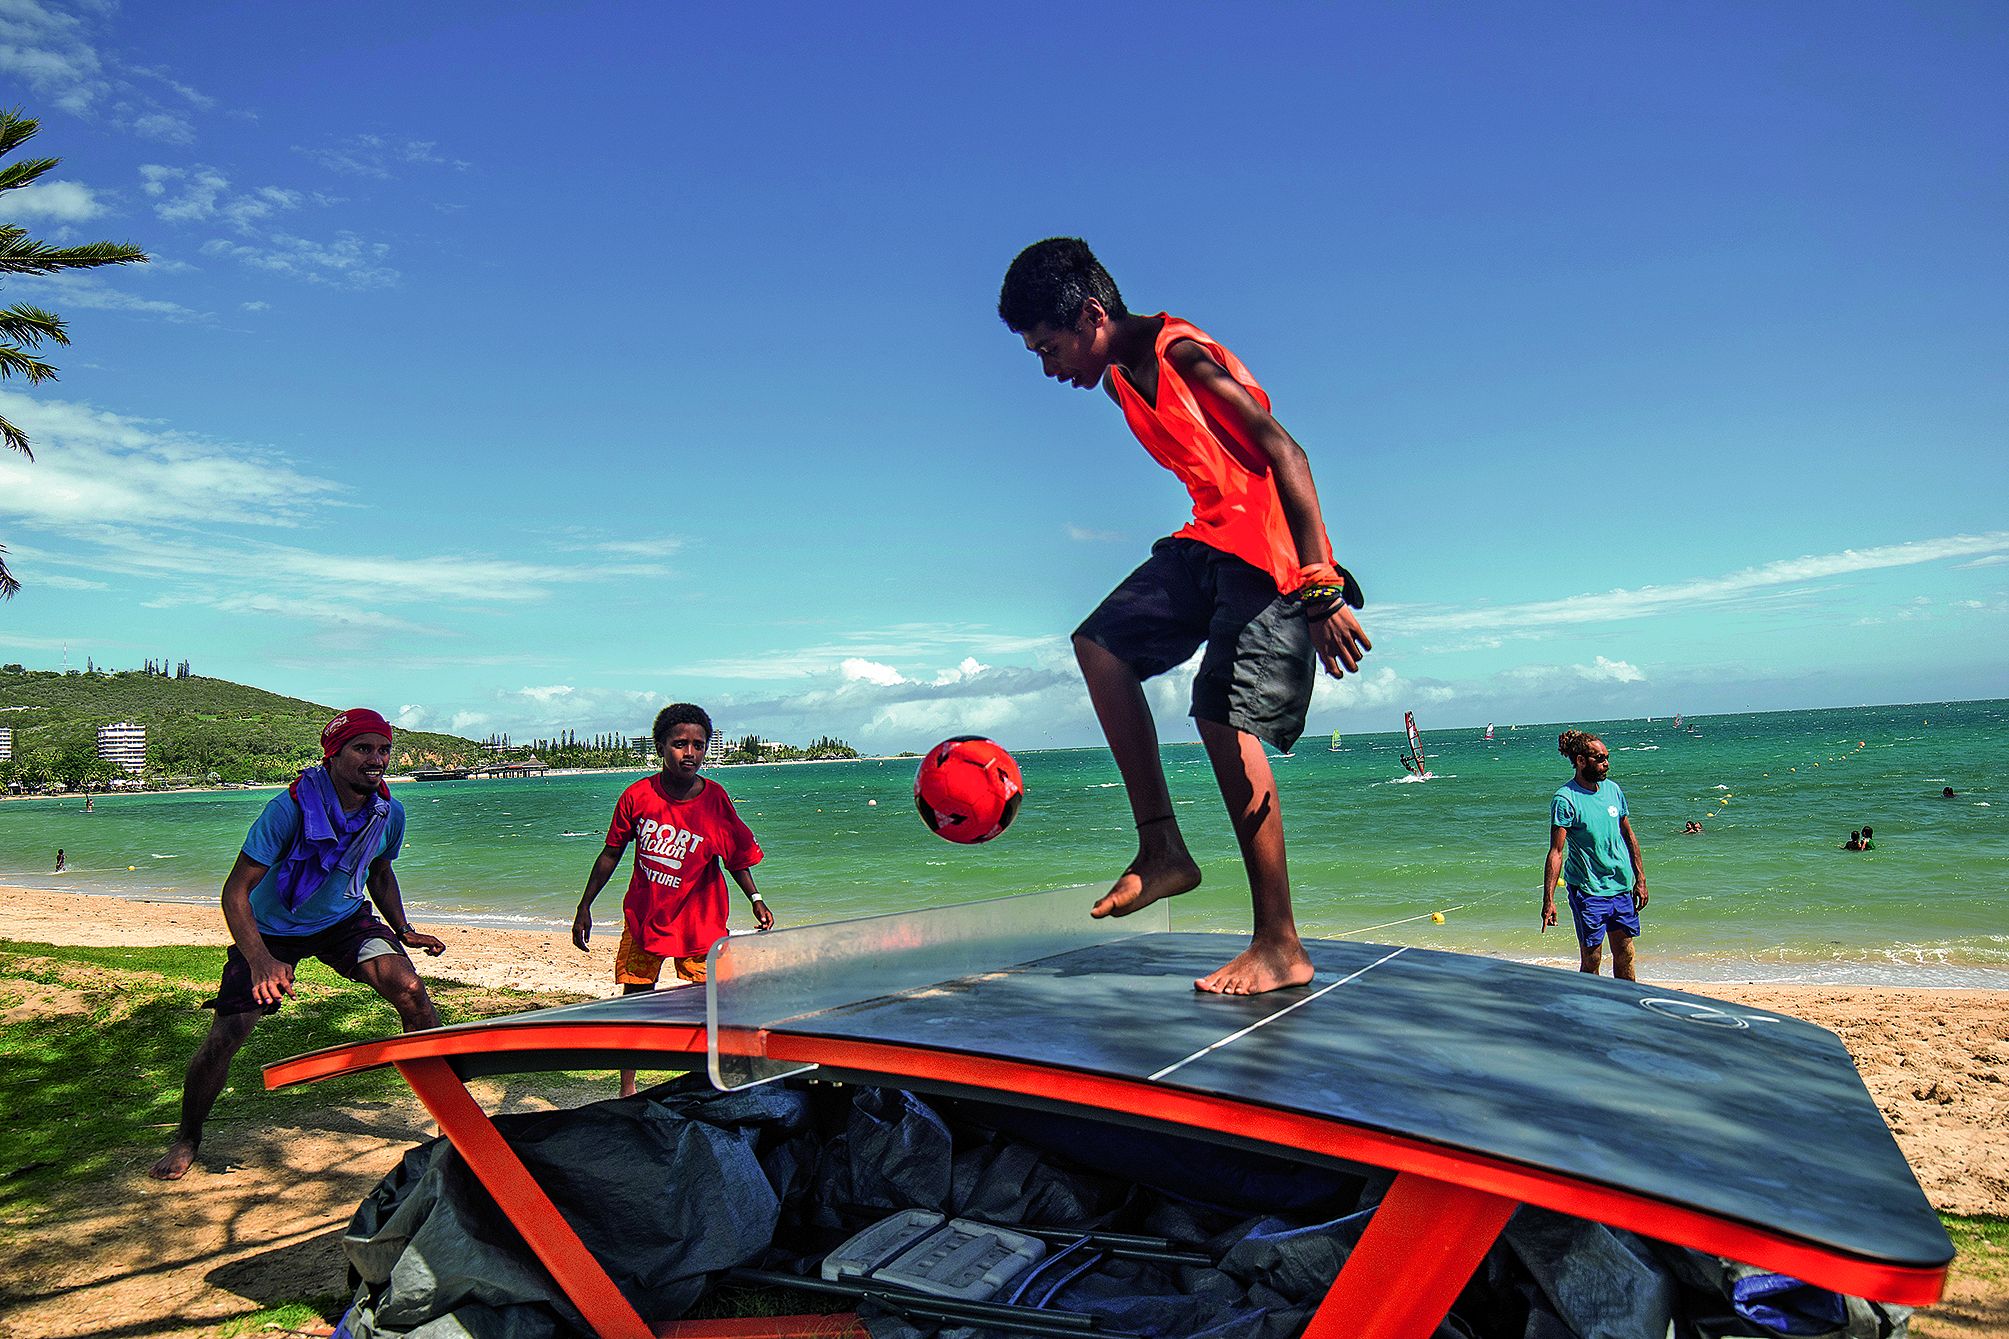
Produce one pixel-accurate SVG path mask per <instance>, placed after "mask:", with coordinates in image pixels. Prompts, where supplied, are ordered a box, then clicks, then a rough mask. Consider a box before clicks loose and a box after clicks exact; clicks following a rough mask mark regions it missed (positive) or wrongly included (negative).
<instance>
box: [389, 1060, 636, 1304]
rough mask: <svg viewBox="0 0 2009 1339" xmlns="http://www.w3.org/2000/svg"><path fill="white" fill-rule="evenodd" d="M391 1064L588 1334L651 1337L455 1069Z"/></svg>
mask: <svg viewBox="0 0 2009 1339" xmlns="http://www.w3.org/2000/svg"><path fill="white" fill-rule="evenodd" d="M396 1064H397V1067H398V1073H400V1074H402V1075H404V1076H405V1082H406V1083H409V1084H410V1085H411V1086H412V1091H413V1092H414V1093H417V1094H418V1099H419V1101H421V1102H423V1103H424V1104H425V1109H426V1110H427V1111H429V1112H431V1113H432V1117H433V1119H434V1120H436V1121H438V1122H439V1128H440V1133H442V1134H444V1135H445V1136H446V1137H447V1138H448V1139H449V1140H451V1141H452V1143H453V1146H454V1148H455V1150H456V1151H458V1152H459V1154H460V1156H461V1157H462V1158H464V1159H466V1160H467V1165H468V1167H469V1168H470V1169H472V1170H473V1172H474V1174H475V1175H476V1176H477V1177H479V1178H480V1179H481V1183H482V1185H484V1186H486V1187H488V1193H489V1194H491V1195H493V1196H494V1197H495V1202H496V1204H497V1205H499V1206H500V1207H501V1209H502V1211H503V1213H505V1214H507V1215H508V1216H509V1221H510V1222H511V1223H513V1224H515V1226H516V1230H517V1231H518V1232H521V1233H522V1234H523V1240H524V1241H526V1242H528V1243H529V1244H530V1249H531V1250H532V1251H534V1252H536V1254H537V1258H538V1259H539V1260H541V1261H543V1263H544V1267H545V1268H546V1269H548V1270H550V1271H551V1277H552V1278H553V1279H555V1280H556V1281H557V1283H558V1286H559V1287H560V1288H561V1289H563V1290H564V1292H565V1295H566V1296H567V1297H569V1298H570V1299H572V1305H574V1306H576V1307H578V1308H579V1314H580V1315H582V1316H584V1317H585V1318H586V1323H587V1324H588V1325H591V1326H592V1327H593V1333H595V1334H597V1335H600V1336H601V1339H651V1336H652V1333H653V1332H652V1331H651V1330H650V1328H649V1326H648V1325H646V1324H644V1323H643V1321H642V1318H641V1316H640V1315H638V1314H637V1313H636V1311H635V1308H634V1307H633V1306H631V1305H629V1302H628V1299H627V1298H625V1297H623V1296H622V1295H621V1290H620V1289H619V1288H616V1287H615V1286H614V1281H613V1280H612V1279H610V1278H608V1277H607V1271H606V1270H604V1269H602V1268H601V1267H600V1262H599V1261H598V1260H595V1259H594V1258H593V1254H592V1252H590V1251H588V1250H587V1249H586V1246H585V1243H583V1242H581V1241H580V1240H579V1234H578V1233H576V1232H574V1231H573V1230H572V1225H571V1224H570V1223H567V1222H566V1221H565V1219H564V1217H563V1216H562V1215H560V1214H559V1212H558V1206H557V1205H555V1204H553V1203H552V1202H551V1197H550V1196H549V1195H546V1194H545V1193H544V1187H542V1186H540V1185H538V1184H537V1180H536V1178H535V1177H533V1176H531V1174H530V1169H529V1168H527V1167H525V1166H524V1165H523V1160H522V1159H521V1158H519V1157H517V1156H516V1150H515V1149H513V1148H511V1147H510V1146H509V1145H508V1143H507V1142H505V1141H504V1139H503V1137H502V1135H501V1133H500V1132H499V1131H497V1130H496V1128H495V1123H494V1122H493V1121H491V1120H489V1118H488V1114H487V1113H486V1112H484V1111H483V1110H482V1109H481V1107H480V1106H479V1105H478V1104H477V1103H476V1102H475V1100H474V1098H473V1097H472V1096H470V1095H469V1093H468V1091H467V1085H466V1084H464V1083H462V1082H461V1081H460V1076H459V1075H458V1074H456V1073H454V1072H453V1066H452V1065H450V1064H448V1063H447V1062H446V1061H444V1060H399V1061H397V1062H396Z"/></svg>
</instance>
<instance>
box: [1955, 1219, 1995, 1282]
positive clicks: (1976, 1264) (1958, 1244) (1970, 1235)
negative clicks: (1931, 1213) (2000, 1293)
mask: <svg viewBox="0 0 2009 1339" xmlns="http://www.w3.org/2000/svg"><path fill="white" fill-rule="evenodd" d="M1939 1221H1940V1222H1941V1223H1943V1224H1945V1225H1946V1235H1947V1236H1949V1237H1951V1238H1953V1249H1954V1251H1955V1252H1956V1254H1955V1256H1954V1260H1953V1272H1954V1273H1956V1274H1960V1275H1964V1276H1965V1277H1967V1278H1969V1279H1974V1280H1976V1281H1978V1282H1982V1283H1988V1284H1998V1285H1999V1284H2003V1283H2009V1218H2004V1217H2003V1216H2001V1215H2000V1214H1992V1213H1991V1214H1976V1215H1974V1216H1972V1217H1969V1216H1966V1215H1963V1214H1953V1213H1943V1214H1941V1215H1939Z"/></svg>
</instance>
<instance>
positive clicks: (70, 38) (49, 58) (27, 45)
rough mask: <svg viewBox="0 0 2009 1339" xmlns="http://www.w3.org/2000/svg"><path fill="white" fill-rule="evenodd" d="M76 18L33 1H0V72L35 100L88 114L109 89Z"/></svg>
mask: <svg viewBox="0 0 2009 1339" xmlns="http://www.w3.org/2000/svg"><path fill="white" fill-rule="evenodd" d="M82 29H83V25H82V23H81V22H80V21H79V20H78V19H77V18H75V17H74V16H72V15H69V14H64V13H60V12H56V11H53V10H51V9H49V8H47V7H45V6H43V5H41V4H38V3H36V2H35V0H6V3H5V4H4V5H0V74H11V75H13V76H15V77H16V78H18V79H20V80H21V82H23V83H25V84H26V85H27V86H28V87H29V88H30V89H32V90H33V91H34V92H35V94H36V100H37V101H47V102H53V103H54V104H55V106H57V107H58V108H60V109H61V110H63V111H66V112H71V113H74V114H77V115H85V114H88V113H89V112H90V110H91V108H92V106H93V104H94V103H96V102H97V100H98V99H99V98H101V97H104V96H105V95H106V94H107V93H108V92H109V91H110V89H111V84H110V82H109V81H108V80H107V79H106V78H105V75H104V63H103V61H102V60H100V58H99V56H98V52H97V49H96V48H95V47H93V46H92V45H91V44H90V43H89V42H88V41H86V40H85V38H84V36H83V31H82Z"/></svg>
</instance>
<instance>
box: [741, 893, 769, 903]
mask: <svg viewBox="0 0 2009 1339" xmlns="http://www.w3.org/2000/svg"><path fill="white" fill-rule="evenodd" d="M746 900H747V901H749V902H765V901H767V899H766V898H764V897H762V896H761V895H760V894H759V893H748V894H747V895H746Z"/></svg>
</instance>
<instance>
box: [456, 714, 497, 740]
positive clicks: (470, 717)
mask: <svg viewBox="0 0 2009 1339" xmlns="http://www.w3.org/2000/svg"><path fill="white" fill-rule="evenodd" d="M492 719H493V718H492V717H491V716H489V714H488V713H487V712H485V711H456V712H455V713H454V714H453V719H452V720H450V721H448V722H447V731H448V733H449V734H456V735H465V734H466V733H467V732H468V731H470V730H477V729H480V728H481V727H483V726H485V725H487V724H488V723H489V721H490V720H492Z"/></svg>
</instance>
